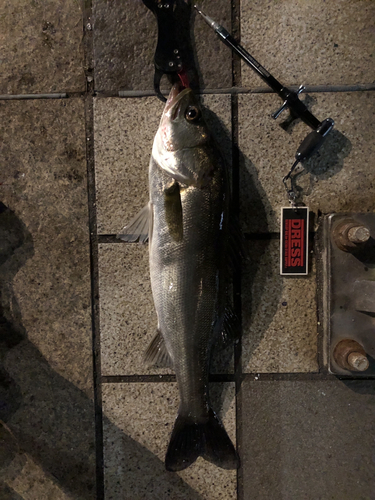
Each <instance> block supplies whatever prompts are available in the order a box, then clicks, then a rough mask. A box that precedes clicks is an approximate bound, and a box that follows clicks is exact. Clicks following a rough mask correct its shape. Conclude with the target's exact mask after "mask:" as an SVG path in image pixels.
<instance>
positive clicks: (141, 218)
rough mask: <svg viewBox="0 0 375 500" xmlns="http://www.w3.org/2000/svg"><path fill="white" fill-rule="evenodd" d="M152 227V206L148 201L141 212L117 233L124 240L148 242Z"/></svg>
mask: <svg viewBox="0 0 375 500" xmlns="http://www.w3.org/2000/svg"><path fill="white" fill-rule="evenodd" d="M151 229H152V206H151V203H147V205H146V206H144V207H143V208H142V210H141V211H140V212H138V213H137V215H135V216H134V217H133V218H132V219H131V220H130V222H129V223H128V224H127V225H126V226H125V227H124V228H123V230H122V231H121V232H120V233H119V234H118V235H117V238H119V239H120V240H122V241H127V242H129V243H135V242H136V241H139V242H140V243H146V242H147V240H148V239H149V235H150V231H151Z"/></svg>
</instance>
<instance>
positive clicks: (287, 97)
mask: <svg viewBox="0 0 375 500" xmlns="http://www.w3.org/2000/svg"><path fill="white" fill-rule="evenodd" d="M194 8H195V9H196V10H197V11H198V13H199V14H200V15H201V16H202V17H203V19H204V20H205V21H206V23H207V24H208V25H209V26H210V27H211V28H212V29H213V30H214V31H215V32H216V34H217V35H218V37H219V38H220V40H221V41H222V42H224V43H225V45H227V46H228V47H229V48H230V49H232V50H233V52H235V53H236V54H238V55H239V56H240V57H241V59H243V60H244V61H245V62H246V64H247V65H248V66H250V68H251V69H252V70H253V71H255V73H257V75H258V76H260V77H261V78H262V80H263V81H264V82H266V83H267V85H269V87H271V89H272V90H273V91H274V92H276V93H277V94H278V95H279V96H280V97H281V98H282V99H283V101H284V102H283V104H282V106H281V107H280V108H279V109H278V110H277V111H276V112H275V113H273V114H272V115H271V116H272V117H273V118H274V119H276V118H278V117H279V116H280V114H281V113H282V112H283V111H284V110H285V109H289V110H290V112H291V114H292V115H293V116H294V117H296V118H300V119H301V120H302V121H303V122H304V123H306V125H308V126H309V127H311V128H312V129H313V131H312V132H310V133H309V134H308V135H307V136H306V137H305V138H304V140H303V141H302V142H301V144H300V146H299V148H298V149H297V152H296V155H295V158H296V161H295V163H294V165H293V166H292V168H291V170H290V172H289V173H288V175H287V176H285V177H284V179H283V180H284V184H285V182H286V181H287V180H288V179H289V178H290V176H291V173H292V172H293V171H294V169H295V168H296V166H297V165H298V163H299V162H301V161H304V160H307V159H308V158H310V156H311V155H312V154H313V153H314V152H315V151H317V150H318V149H319V148H320V146H321V145H322V144H323V142H324V139H325V137H326V136H327V135H328V133H329V132H330V131H331V130H332V128H333V126H334V124H335V122H334V121H333V120H332V118H326V119H325V120H323V121H319V120H318V118H316V117H315V116H314V115H313V114H312V113H311V112H310V111H309V110H308V109H307V107H306V105H305V104H304V103H303V102H302V101H300V99H299V97H298V96H299V94H301V92H303V91H304V90H305V87H304V86H303V85H301V86H300V87H299V89H298V90H297V92H294V91H293V90H290V89H288V87H285V86H284V85H282V84H281V83H280V82H279V81H278V80H276V78H275V77H274V76H272V75H271V74H270V73H269V72H268V71H267V70H266V69H265V68H264V67H263V66H262V65H261V64H260V63H259V62H258V61H257V60H256V59H255V58H254V57H253V56H252V55H251V54H249V53H248V52H247V50H245V49H244V48H243V47H242V46H241V45H240V44H239V43H238V42H237V41H236V40H235V38H234V37H233V36H232V35H231V34H230V33H229V32H228V31H227V30H226V29H225V28H224V27H223V26H221V25H220V24H219V23H217V22H216V21H214V20H213V19H212V18H211V17H209V16H207V14H204V12H202V11H201V9H199V7H197V6H196V5H194Z"/></svg>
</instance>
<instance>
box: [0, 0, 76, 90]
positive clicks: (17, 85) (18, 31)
mask: <svg viewBox="0 0 375 500" xmlns="http://www.w3.org/2000/svg"><path fill="white" fill-rule="evenodd" d="M82 28H83V24H82V7H81V4H80V3H79V2H77V1H76V0H66V1H65V2H64V3H63V4H62V3H61V2H59V1H58V0H47V1H44V2H39V1H35V2H22V1H20V0H12V1H6V2H1V5H0V31H1V38H0V53H1V60H0V68H1V72H0V94H31V93H33V94H35V93H47V92H66V91H70V92H72V91H83V90H85V74H84V69H83V64H84V59H83V45H82V38H83V35H82Z"/></svg>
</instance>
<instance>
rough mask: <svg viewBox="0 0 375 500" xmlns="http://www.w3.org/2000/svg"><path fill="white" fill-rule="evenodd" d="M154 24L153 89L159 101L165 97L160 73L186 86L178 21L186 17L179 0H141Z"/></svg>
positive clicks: (185, 72) (183, 5)
mask: <svg viewBox="0 0 375 500" xmlns="http://www.w3.org/2000/svg"><path fill="white" fill-rule="evenodd" d="M143 3H144V4H145V6H146V7H147V8H148V9H150V10H151V11H152V12H153V14H154V15H155V17H156V20H157V23H158V41H157V46H156V50H155V56H154V64H155V73H154V90H155V92H156V95H157V96H158V97H159V99H160V100H162V101H163V102H165V101H166V98H165V97H164V96H163V94H162V93H161V91H160V82H161V79H162V77H163V75H167V76H168V78H169V80H170V82H171V83H172V84H173V83H176V82H177V81H181V83H182V84H183V85H184V86H186V87H187V86H188V85H189V82H188V79H187V70H186V64H185V62H184V61H185V57H184V53H183V52H184V50H183V42H184V40H183V39H181V20H182V19H184V17H185V18H186V9H187V7H186V4H185V2H184V1H183V0H143Z"/></svg>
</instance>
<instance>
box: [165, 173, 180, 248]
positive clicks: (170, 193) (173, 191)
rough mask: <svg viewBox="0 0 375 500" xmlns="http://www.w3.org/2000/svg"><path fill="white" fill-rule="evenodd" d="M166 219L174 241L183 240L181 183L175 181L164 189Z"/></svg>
mask: <svg viewBox="0 0 375 500" xmlns="http://www.w3.org/2000/svg"><path fill="white" fill-rule="evenodd" d="M164 208H165V219H166V222H167V225H168V229H169V233H170V235H171V236H172V238H173V239H174V241H181V240H182V237H183V221H182V204H181V194H180V185H179V184H178V182H175V181H173V182H172V183H171V184H170V185H168V186H167V187H166V189H165V190H164Z"/></svg>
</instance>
